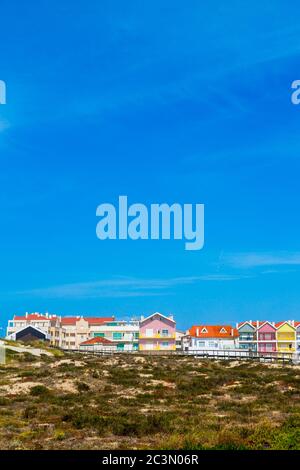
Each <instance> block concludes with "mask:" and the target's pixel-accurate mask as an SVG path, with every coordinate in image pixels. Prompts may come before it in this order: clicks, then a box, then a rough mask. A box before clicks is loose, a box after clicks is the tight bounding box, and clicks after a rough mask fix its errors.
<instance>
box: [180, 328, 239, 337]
mask: <svg viewBox="0 0 300 470" xmlns="http://www.w3.org/2000/svg"><path fill="white" fill-rule="evenodd" d="M197 330H198V331H197ZM223 330H224V331H223ZM189 334H190V335H191V336H195V337H197V338H236V337H238V332H237V330H236V328H232V326H231V325H194V326H192V328H190V329H189Z"/></svg>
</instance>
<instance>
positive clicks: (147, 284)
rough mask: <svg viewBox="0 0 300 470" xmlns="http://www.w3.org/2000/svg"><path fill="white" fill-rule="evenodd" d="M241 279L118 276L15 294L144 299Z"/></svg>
mask: <svg viewBox="0 0 300 470" xmlns="http://www.w3.org/2000/svg"><path fill="white" fill-rule="evenodd" d="M241 277H242V276H237V275H231V274H230V275H226V274H204V275H201V276H190V277H174V278H168V279H137V278H127V277H119V278H113V279H103V280H100V281H92V282H80V283H73V284H61V285H56V286H51V287H46V288H38V289H30V290H25V291H18V292H16V293H15V294H17V295H26V296H27V295H29V296H35V297H43V298H99V297H147V296H157V295H164V294H170V291H171V290H172V288H174V287H180V286H184V285H188V284H190V285H192V284H195V283H198V282H201V281H203V282H206V281H234V280H238V279H241ZM243 277H245V276H243Z"/></svg>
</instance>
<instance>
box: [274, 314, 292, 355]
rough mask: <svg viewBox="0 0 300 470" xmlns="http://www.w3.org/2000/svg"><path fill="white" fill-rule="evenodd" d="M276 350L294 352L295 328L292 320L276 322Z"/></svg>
mask: <svg viewBox="0 0 300 470" xmlns="http://www.w3.org/2000/svg"><path fill="white" fill-rule="evenodd" d="M276 328H277V329H276V340H277V351H279V352H294V351H296V328H295V327H294V322H287V321H284V322H280V323H276Z"/></svg>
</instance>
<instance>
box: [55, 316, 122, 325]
mask: <svg viewBox="0 0 300 470" xmlns="http://www.w3.org/2000/svg"><path fill="white" fill-rule="evenodd" d="M81 318H82V317H62V319H61V324H62V325H75V324H76V322H77V321H79V320H80V319H81ZM83 320H85V321H87V322H88V324H89V325H103V323H106V322H110V321H114V320H115V317H83Z"/></svg>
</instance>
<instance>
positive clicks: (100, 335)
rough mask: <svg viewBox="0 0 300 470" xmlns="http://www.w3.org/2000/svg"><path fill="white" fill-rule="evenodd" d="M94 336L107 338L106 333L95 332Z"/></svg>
mask: <svg viewBox="0 0 300 470" xmlns="http://www.w3.org/2000/svg"><path fill="white" fill-rule="evenodd" d="M94 338H105V333H94Z"/></svg>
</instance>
